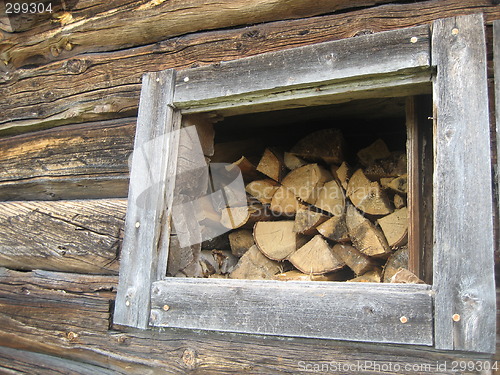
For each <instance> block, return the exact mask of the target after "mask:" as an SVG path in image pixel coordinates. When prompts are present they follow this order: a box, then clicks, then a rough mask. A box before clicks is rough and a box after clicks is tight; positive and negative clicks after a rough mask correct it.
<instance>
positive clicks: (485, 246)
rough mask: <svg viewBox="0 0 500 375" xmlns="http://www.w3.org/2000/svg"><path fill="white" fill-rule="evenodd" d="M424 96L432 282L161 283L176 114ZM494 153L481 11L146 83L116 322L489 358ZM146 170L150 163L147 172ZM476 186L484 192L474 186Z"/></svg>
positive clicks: (169, 73)
mask: <svg viewBox="0 0 500 375" xmlns="http://www.w3.org/2000/svg"><path fill="white" fill-rule="evenodd" d="M431 87H432V89H431ZM430 91H432V93H433V106H434V114H433V116H432V117H433V129H434V130H433V139H434V145H433V149H434V157H433V164H434V166H433V185H432V191H433V198H432V201H431V204H432V206H433V216H432V227H433V233H432V236H431V237H432V238H431V239H432V241H433V242H432V245H431V247H432V249H431V250H432V255H433V261H432V269H433V271H432V285H426V284H425V285H417V284H411V285H410V284H373V283H335V282H314V283H302V282H280V281H267V280H266V281H258V280H229V279H190V278H167V277H166V276H165V275H166V260H167V258H168V246H169V240H168V239H169V236H170V224H169V223H170V210H171V205H172V199H173V198H172V196H173V186H174V183H175V176H174V173H171V171H175V168H176V161H177V160H176V158H177V146H178V139H176V138H175V137H174V136H170V137H166V136H163V135H165V134H174V133H175V132H173V131H174V130H177V129H179V128H180V127H181V119H182V116H183V115H185V114H189V113H201V112H208V111H218V112H220V113H222V114H224V115H233V114H240V113H249V112H255V111H265V110H276V109H284V108H293V107H300V106H306V105H320V104H331V103H340V102H345V101H348V100H352V99H362V98H370V97H383V96H385V97H394V96H411V95H418V94H422V93H430ZM418 103H419V101H418V100H411V99H410V101H409V107H410V108H413V109H414V111H413V112H412V113H413V117H411V116H410V120H409V121H410V123H411V124H413V125H412V126H410V128H409V129H410V130H409V131H410V134H414V133H412V132H415V131H416V129H418V122H419V121H424V120H425V119H424V120H422V119H421V117H422V116H421V115H419V114H418V105H419V104H418ZM412 119H413V120H412ZM411 129H413V130H411ZM412 137H413V139H417V140H418V139H419V137H418V136H415V135H414V136H412ZM153 140H154V141H153ZM489 145H490V133H489V115H488V95H487V74H486V48H485V35H484V23H483V16H482V15H481V14H478V15H471V16H461V17H456V18H449V19H442V20H438V21H435V22H434V23H433V24H432V25H431V27H429V26H419V27H414V28H408V29H402V30H396V31H389V32H382V33H377V34H373V35H365V36H360V37H356V38H351V39H347V40H340V41H332V42H326V43H319V44H315V45H310V46H305V47H298V48H293V49H289V50H284V51H279V52H272V53H267V54H262V55H258V56H255V57H250V58H245V59H241V60H235V61H230V62H225V63H221V64H216V65H210V66H206V67H200V68H192V69H186V70H182V71H179V72H176V71H175V70H172V69H170V70H166V71H162V72H156V73H148V74H145V75H144V78H143V86H142V91H141V97H140V106H139V115H138V121H137V130H136V139H135V146H134V157H133V161H132V169H131V176H130V188H129V200H128V201H129V206H128V209H127V215H126V221H125V235H124V240H123V247H122V253H121V265H120V278H119V286H118V292H117V297H116V302H115V313H114V323H115V324H116V325H123V326H132V327H138V328H142V329H145V328H150V327H177V328H187V329H204V330H217V331H230V332H241V333H252V334H269V335H279V336H300V337H313V338H327V339H339V340H349V341H363V342H378V343H396V344H415V345H425V346H433V347H434V348H436V349H442V350H462V351H470V352H485V353H494V351H495V317H496V310H495V286H494V271H493V223H492V217H493V207H492V202H491V197H492V190H491V183H490V182H491V170H490V167H491V161H490V149H489ZM419 147H420V146H419V144H418V141H416V143H413V146H411V147H410V152H413V155H414V156H415V153H417V154H418V153H419V152H420V151H419V150H422V148H419ZM412 149H413V151H411V150H412ZM139 152H140V153H141V154H142V159H141V160H142V161H141V160H140V158H139V157H138V156H137V154H138V153H139ZM417 157H418V155H417ZM410 159H412V158H410ZM143 160H148V161H150V163H149V165H148V167H147V168H144V165H143ZM413 168H415V166H413ZM415 169H416V170H419V169H420V168H419V167H418V166H417V168H415ZM152 171H153V172H154V173H153V174H154V176H152V175H151V172H152ZM148 173H149V174H148ZM158 176H164V179H165V181H164V182H163V183H160V184H159V185H158V186H157V188H155V189H150V190H148V191H147V193H146V196H145V197H144V196H143V197H142V198H143V199H142V204H141V205H139V204H136V202H137V199H138V197H139V195H140V194H143V195H144V194H145V193H144V189H145V186H149V185H148V184H151V183H152V182H154V180H155V179H156V178H159V177H158ZM418 181H419V180H418V177H416V178H414V179H413V183H410V187H411V186H413V187H411V189H413V190H414V196H417V195H418V194H422V190H420V189H421V188H420V187H419V186H420V185H419V183H418ZM477 181H484V184H480V185H481V186H478V185H479V184H478V183H477ZM478 189H479V190H480V191H479V192H478ZM424 194H425V193H424ZM427 199H428V200H429V197H427ZM478 207H480V209H478ZM426 214H429V212H425V211H419V210H413V214H412V215H413V217H412V218H411V220H412V221H411V223H415V222H417V221H421V220H424V219H426V220H430V219H429V217H426V218H422V217H421V216H423V215H426ZM418 215H420V216H418ZM412 231H413V237H414V238H417V236H416V235H415V232H416V231H418V228H417V227H415V226H414V225H411V228H410V232H412ZM420 238H421V237H418V239H414V240H413V241H412V243H413V244H414V246H423V245H422V243H421V241H420ZM471 251H473V253H474V259H473V260H472V259H471ZM410 264H411V266H412V267H413V269H416V270H418V269H419V265H420V264H421V260H420V259H418V258H416V257H413V258H412V259H410ZM353 322H354V323H353ZM346 327H349V329H346Z"/></svg>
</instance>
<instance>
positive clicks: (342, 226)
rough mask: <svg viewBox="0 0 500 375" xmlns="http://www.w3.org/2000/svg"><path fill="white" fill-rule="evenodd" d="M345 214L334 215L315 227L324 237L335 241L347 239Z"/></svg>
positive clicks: (345, 240)
mask: <svg viewBox="0 0 500 375" xmlns="http://www.w3.org/2000/svg"><path fill="white" fill-rule="evenodd" d="M345 220H346V216H345V215H341V216H334V217H332V218H329V219H328V220H327V221H325V222H324V223H323V224H320V225H318V226H317V227H316V229H317V231H318V232H319V233H320V234H321V235H322V236H323V237H325V238H328V239H329V240H332V241H335V242H347V241H349V230H348V229H347V224H346V221H345Z"/></svg>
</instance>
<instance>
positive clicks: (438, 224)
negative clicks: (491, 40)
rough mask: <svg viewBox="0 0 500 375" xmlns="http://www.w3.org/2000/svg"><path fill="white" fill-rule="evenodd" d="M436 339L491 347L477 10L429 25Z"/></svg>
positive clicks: (484, 99)
mask: <svg viewBox="0 0 500 375" xmlns="http://www.w3.org/2000/svg"><path fill="white" fill-rule="evenodd" d="M432 63H433V65H435V66H436V69H437V75H436V77H435V82H434V108H435V114H434V118H435V150H434V151H435V155H436V156H435V166H434V168H435V172H434V223H435V226H434V280H433V290H434V291H435V293H436V297H435V298H436V299H435V340H436V347H437V348H439V349H455V350H469V351H477V352H488V353H493V352H494V351H495V308H496V306H495V284H494V269H493V263H494V261H493V248H494V246H493V223H492V217H493V207H492V190H491V182H492V179H491V154H490V129H489V117H488V116H489V115H488V91H487V90H488V87H487V72H486V48H485V35H484V23H483V17H482V15H474V16H468V17H456V18H450V19H445V20H438V21H436V22H435V23H434V25H433V35H432Z"/></svg>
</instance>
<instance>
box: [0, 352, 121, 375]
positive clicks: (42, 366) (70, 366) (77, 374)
mask: <svg viewBox="0 0 500 375" xmlns="http://www.w3.org/2000/svg"><path fill="white" fill-rule="evenodd" d="M0 372H2V373H3V374H62V375H95V374H103V375H113V374H115V372H114V371H112V370H108V369H106V368H104V367H101V366H94V365H91V364H88V363H82V362H78V361H71V360H68V359H65V358H60V357H56V356H49V355H47V354H40V353H34V352H28V351H25V350H18V349H12V348H6V347H4V346H0Z"/></svg>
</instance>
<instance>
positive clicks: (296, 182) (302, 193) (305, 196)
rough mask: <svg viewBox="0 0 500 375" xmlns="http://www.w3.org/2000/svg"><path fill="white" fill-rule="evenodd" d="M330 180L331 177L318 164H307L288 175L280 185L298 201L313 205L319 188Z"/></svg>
mask: <svg viewBox="0 0 500 375" xmlns="http://www.w3.org/2000/svg"><path fill="white" fill-rule="evenodd" d="M332 179H333V177H332V175H331V174H330V172H328V171H327V170H326V169H325V168H323V167H320V166H319V165H318V164H307V165H304V166H303V167H300V168H297V169H295V170H293V171H291V172H290V173H288V174H287V175H286V177H285V178H284V179H283V181H282V185H283V186H285V187H286V188H287V189H288V190H290V191H291V192H292V193H293V194H294V195H295V196H296V197H297V198H299V199H300V200H302V201H304V202H307V203H310V204H314V203H315V202H316V199H317V198H318V194H319V191H320V188H321V187H322V186H323V185H324V183H325V182H327V181H330V180H332Z"/></svg>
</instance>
